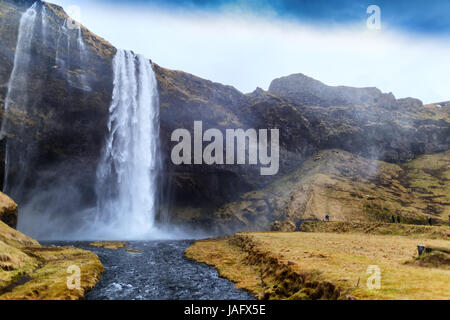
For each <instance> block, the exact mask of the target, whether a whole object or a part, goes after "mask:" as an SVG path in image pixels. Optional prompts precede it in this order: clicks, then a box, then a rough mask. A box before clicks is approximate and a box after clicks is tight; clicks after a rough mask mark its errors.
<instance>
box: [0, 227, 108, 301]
mask: <svg viewBox="0 0 450 320" xmlns="http://www.w3.org/2000/svg"><path fill="white" fill-rule="evenodd" d="M72 265H73V266H78V267H79V268H80V271H81V282H80V289H79V290H78V289H74V290H71V289H69V288H68V287H67V277H68V276H70V274H69V273H67V268H68V267H69V266H72ZM103 271H104V269H103V266H102V264H101V262H100V260H99V259H98V257H97V256H96V255H95V254H93V253H92V252H89V251H86V250H81V249H77V248H73V247H42V246H41V245H40V244H39V243H38V242H37V241H36V240H33V239H31V238H29V237H27V236H25V235H23V234H22V233H20V232H18V231H16V230H14V229H12V228H10V227H8V226H7V225H6V224H4V223H3V222H1V221H0V300H22V299H33V300H35V299H36V300H37V299H39V300H40V299H49V300H56V299H57V300H60V299H72V300H73V299H80V298H82V297H83V296H84V294H85V293H86V291H88V290H90V289H91V288H92V287H93V286H94V285H95V284H96V283H97V282H98V281H99V280H100V277H101V273H102V272H103Z"/></svg>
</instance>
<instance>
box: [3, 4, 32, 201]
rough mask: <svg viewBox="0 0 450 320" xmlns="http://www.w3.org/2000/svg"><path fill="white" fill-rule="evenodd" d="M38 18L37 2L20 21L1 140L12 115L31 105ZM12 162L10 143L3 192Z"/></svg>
mask: <svg viewBox="0 0 450 320" xmlns="http://www.w3.org/2000/svg"><path fill="white" fill-rule="evenodd" d="M36 17H37V2H36V3H35V4H33V6H32V7H30V8H29V9H28V10H27V11H25V12H24V13H23V15H22V17H21V19H20V25H19V35H18V39H17V46H16V53H15V56H14V66H13V70H12V72H11V75H10V78H9V82H8V92H7V94H6V98H5V107H4V116H3V119H2V127H1V132H0V139H4V138H5V136H6V135H7V134H8V133H9V132H10V130H9V129H10V121H9V120H8V117H9V116H10V114H11V113H16V114H17V113H24V114H25V113H26V108H27V106H28V105H29V96H28V91H27V89H28V82H29V66H30V62H31V54H30V49H31V43H32V39H33V33H34V27H35V22H36V20H37V19H36ZM9 161H10V143H9V142H8V141H7V142H6V146H5V174H4V181H3V191H4V192H8V193H9V191H10V188H9V185H8V169H9Z"/></svg>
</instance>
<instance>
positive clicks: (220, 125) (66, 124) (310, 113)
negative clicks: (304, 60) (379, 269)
mask: <svg viewBox="0 0 450 320" xmlns="http://www.w3.org/2000/svg"><path fill="white" fill-rule="evenodd" d="M29 5H30V4H29V3H28V2H23V1H12V0H11V1H5V0H0V19H1V21H0V35H1V36H0V59H1V64H0V110H4V105H5V97H6V95H7V91H8V89H7V88H8V82H9V81H10V78H11V75H12V71H13V66H14V57H15V52H16V44H17V34H18V29H19V23H20V18H21V14H22V12H24V10H25V9H26V8H27V7H28V6H29ZM39 5H40V6H43V7H45V10H41V11H40V12H44V13H41V14H40V15H39V16H38V20H39V21H41V22H39V21H38V22H36V26H35V30H34V32H33V35H32V42H31V47H32V48H33V55H32V57H31V58H32V61H31V62H30V64H29V66H30V67H29V69H28V74H29V81H28V83H30V84H32V85H29V86H27V87H26V88H23V89H21V90H17V91H16V94H15V96H14V95H12V97H10V98H11V101H12V103H10V109H9V111H8V113H7V114H6V115H4V114H2V115H1V117H2V119H3V118H4V117H7V118H8V123H9V127H8V130H7V132H6V137H5V139H3V140H2V148H1V150H2V151H0V157H1V158H2V159H0V160H3V159H4V157H5V142H6V141H8V142H10V143H9V146H10V148H12V149H10V152H9V156H10V157H11V158H10V159H9V163H10V166H9V172H8V188H9V186H11V193H12V196H13V197H14V198H15V199H16V200H17V201H19V203H21V202H24V201H25V202H26V201H27V199H26V197H27V192H26V191H24V190H38V189H39V188H41V187H42V186H52V185H56V186H58V188H66V187H67V186H70V188H69V187H67V188H68V189H67V190H66V189H64V190H66V193H67V194H70V195H71V198H70V199H69V200H66V201H65V203H62V204H61V211H64V212H66V213H67V212H69V211H70V210H67V206H68V205H67V202H69V203H70V202H73V203H75V202H76V203H82V204H83V205H86V206H88V205H92V204H93V203H95V190H94V186H95V183H94V182H95V168H96V165H97V162H98V159H99V155H100V152H101V149H102V147H103V143H104V141H105V136H106V130H107V127H106V126H107V118H108V112H109V111H108V108H109V105H110V102H111V93H112V87H113V84H112V81H113V75H112V68H111V61H112V58H113V56H114V54H115V52H116V49H115V48H114V47H113V46H111V45H110V44H109V43H107V42H106V41H105V40H103V39H101V38H99V37H97V36H95V35H94V34H92V33H90V32H89V31H88V30H87V29H85V28H83V27H81V29H80V31H78V29H75V30H67V28H65V27H64V26H65V25H66V21H67V16H66V15H65V13H64V12H63V11H62V9H61V8H59V7H58V6H55V5H51V4H46V3H39ZM42 21H44V23H43V22H42ZM80 39H82V40H83V41H82V43H83V46H81V45H80V41H79V40H80ZM67 46H70V48H71V50H67ZM154 70H155V73H156V76H157V80H158V86H159V94H160V118H161V143H162V156H163V159H164V161H163V165H164V171H163V172H162V174H161V179H162V181H163V192H162V194H164V195H166V196H165V197H164V199H162V200H163V202H162V203H163V207H164V209H165V210H168V211H169V212H170V213H171V214H172V216H173V217H174V219H175V220H177V221H186V220H187V221H190V222H194V223H200V224H203V225H205V226H209V227H211V219H210V218H211V217H212V216H213V212H214V211H215V210H216V209H217V208H220V207H221V206H222V205H224V204H226V203H227V202H230V201H235V200H237V199H239V197H240V195H242V194H244V193H246V192H249V191H251V190H254V189H259V188H262V186H263V185H267V184H269V183H271V182H274V181H275V180H278V179H279V178H280V177H281V176H284V175H286V174H288V173H290V172H292V171H293V170H295V169H296V168H298V167H299V166H300V165H301V164H302V163H303V161H304V160H305V159H307V158H308V157H310V156H311V155H313V154H314V153H315V152H317V151H319V150H322V149H330V148H339V149H342V150H345V151H348V152H352V153H355V154H357V155H360V156H364V157H367V158H375V159H379V160H384V161H387V162H391V163H403V162H406V161H409V160H411V159H413V158H414V157H415V156H417V155H420V154H424V153H437V152H442V151H445V150H448V149H449V146H450V120H449V119H450V118H449V116H448V111H447V110H448V106H445V105H444V106H440V107H438V106H436V105H432V106H422V103H421V102H420V101H419V100H417V99H411V98H409V99H400V100H397V99H396V98H395V97H394V96H393V95H392V94H384V93H382V92H380V91H379V90H378V89H376V88H362V89H359V88H350V87H329V86H326V85H324V84H322V83H320V82H319V81H316V80H314V79H311V78H308V77H306V76H304V75H292V76H289V77H285V78H281V79H276V80H274V81H273V82H272V84H271V85H270V88H269V90H268V91H264V90H262V89H256V90H255V91H254V92H252V93H249V94H243V93H241V92H239V91H238V90H236V89H235V88H233V87H230V86H225V85H222V84H219V83H214V82H211V81H208V80H205V79H201V78H198V77H196V76H194V75H191V74H187V73H185V72H182V71H174V70H168V69H165V68H163V67H161V66H158V65H157V64H154ZM23 94H26V96H27V101H29V102H30V103H26V104H23V103H20V101H22V100H21V98H20V97H21V96H23ZM195 120H199V121H200V120H201V121H202V122H203V129H204V130H206V129H209V128H217V129H220V130H221V131H222V132H224V130H225V129H236V128H242V129H248V128H255V129H271V128H278V129H280V171H279V173H278V175H277V176H261V175H260V171H259V166H255V165H212V166H209V165H204V164H203V165H181V166H175V165H173V164H172V162H171V161H170V152H171V148H172V147H173V146H174V145H175V143H173V142H171V141H170V136H171V133H172V132H173V130H175V129H177V128H186V129H188V130H189V131H190V132H193V123H194V121H195ZM19 155H20V156H19ZM0 163H1V164H3V163H4V161H0ZM3 171H4V170H1V172H3ZM18 186H20V187H18ZM15 193H16V194H17V197H18V198H17V197H16V194H15ZM49 199H52V198H49ZM44 200H45V198H44ZM45 201H49V200H48V199H47V200H45ZM41 205H43V206H44V207H45V203H44V204H42V203H41ZM72 209H73V210H72V211H74V212H75V211H77V210H79V207H77V208H72Z"/></svg>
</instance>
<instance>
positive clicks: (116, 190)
mask: <svg viewBox="0 0 450 320" xmlns="http://www.w3.org/2000/svg"><path fill="white" fill-rule="evenodd" d="M113 70H114V89H113V97H112V103H111V106H110V118H109V123H108V129H109V136H108V138H107V140H106V146H105V149H104V153H103V156H102V159H101V161H100V163H99V166H98V170H97V179H98V185H97V196H98V207H97V221H96V224H95V225H100V226H101V228H102V229H103V230H110V231H111V232H112V233H113V234H116V235H117V236H119V237H127V238H140V237H147V236H149V235H150V232H151V231H152V229H153V228H154V223H155V216H156V213H155V212H156V205H157V203H156V198H157V192H158V190H157V173H158V169H159V167H160V161H159V105H158V104H159V103H158V91H157V83H156V78H155V75H154V73H153V69H152V65H151V63H150V61H148V60H147V59H145V58H144V57H143V56H141V55H135V54H134V53H132V52H130V51H124V50H118V51H117V53H116V56H115V57H114V60H113Z"/></svg>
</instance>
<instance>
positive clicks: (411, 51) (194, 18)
mask: <svg viewBox="0 0 450 320" xmlns="http://www.w3.org/2000/svg"><path fill="white" fill-rule="evenodd" d="M55 2H56V3H58V4H60V5H62V6H63V7H66V8H67V7H68V6H70V5H73V4H76V5H78V6H80V7H81V23H83V24H84V25H85V26H86V27H88V28H89V29H90V30H91V31H92V32H94V33H96V34H98V35H100V36H102V37H104V38H105V39H106V40H108V41H110V42H111V43H112V44H113V45H115V46H117V47H120V48H124V49H132V50H133V51H135V52H138V53H142V54H144V55H145V56H147V57H148V58H150V59H152V60H154V61H155V62H156V63H158V64H159V65H161V66H164V67H167V68H171V69H179V70H183V71H186V72H190V73H193V74H195V75H197V76H200V77H203V78H207V79H210V80H213V81H217V82H221V83H224V84H230V85H233V86H235V87H236V88H238V89H239V90H241V91H243V92H249V91H252V90H254V89H255V88H256V86H259V87H262V88H264V89H267V88H268V86H269V84H270V81H271V80H273V79H274V78H276V77H280V76H284V75H289V74H292V73H304V74H306V75H309V76H312V77H314V78H316V79H318V80H320V81H322V82H325V83H327V84H329V85H349V86H357V87H364V86H376V87H378V88H380V89H381V90H383V91H386V92H389V91H392V92H393V93H394V94H395V95H396V97H398V98H401V97H406V96H413V97H417V98H420V99H422V100H423V101H424V102H437V101H443V100H449V99H450V91H449V89H448V79H449V74H450V60H449V59H448V57H449V56H450V44H449V41H448V39H438V38H436V39H429V38H425V37H421V36H413V35H408V34H402V33H393V32H387V31H385V30H386V28H384V29H383V30H384V31H383V30H381V31H379V32H375V31H369V30H367V29H365V28H364V26H365V23H364V22H362V23H361V25H360V26H346V27H345V28H344V27H338V26H329V27H327V26H321V27H317V26H316V27H313V26H308V25H304V24H301V23H298V22H293V21H282V20H280V19H277V18H276V17H274V16H271V15H267V16H255V15H252V14H249V13H248V12H247V13H246V12H243V11H236V10H234V9H233V8H223V10H222V11H221V13H220V14H219V13H208V12H204V11H203V12H202V11H197V12H192V11H189V12H183V11H182V10H177V11H173V10H172V11H170V10H168V9H167V8H166V9H163V8H157V7H148V6H138V5H126V6H125V5H121V6H119V5H111V4H106V3H103V2H94V1H85V0H82V1H77V2H75V1H70V0H60V1H55Z"/></svg>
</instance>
